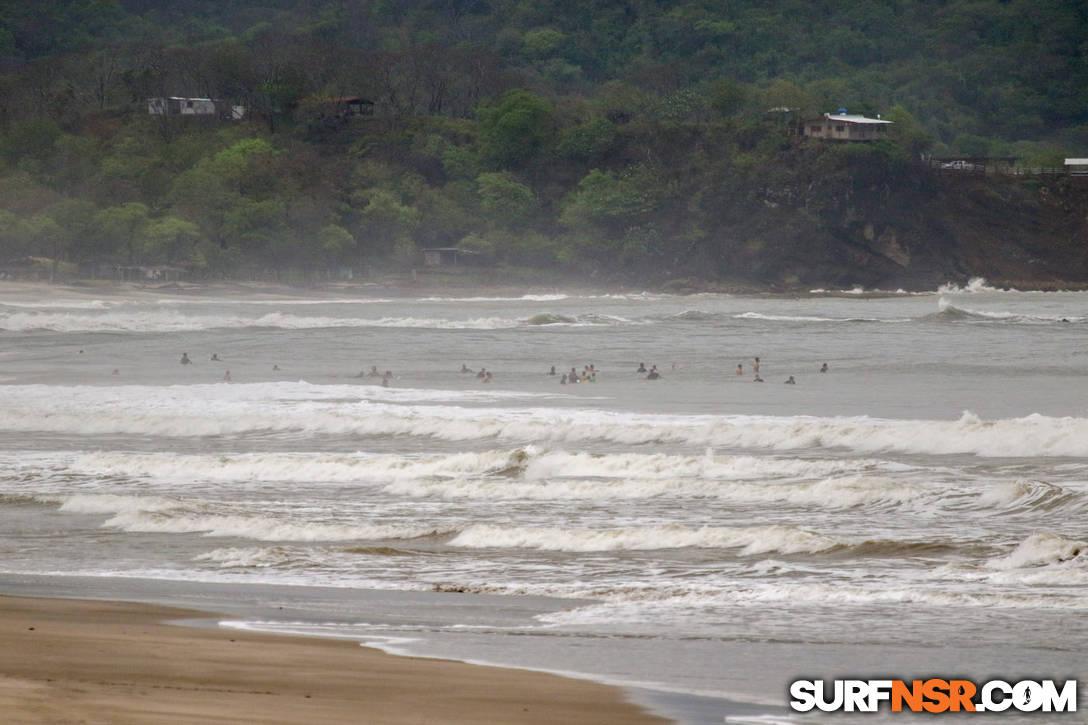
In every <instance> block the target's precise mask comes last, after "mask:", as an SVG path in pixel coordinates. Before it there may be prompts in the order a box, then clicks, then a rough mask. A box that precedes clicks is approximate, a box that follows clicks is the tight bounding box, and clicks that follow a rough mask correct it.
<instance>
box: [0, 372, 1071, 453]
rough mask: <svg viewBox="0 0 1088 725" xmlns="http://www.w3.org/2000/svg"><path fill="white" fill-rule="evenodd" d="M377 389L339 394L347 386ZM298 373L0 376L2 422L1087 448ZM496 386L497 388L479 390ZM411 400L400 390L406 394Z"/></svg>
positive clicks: (950, 426) (747, 444)
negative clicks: (244, 379) (570, 404)
mask: <svg viewBox="0 0 1088 725" xmlns="http://www.w3.org/2000/svg"><path fill="white" fill-rule="evenodd" d="M363 390H366V391H367V392H366V393H365V394H366V395H367V396H372V397H374V398H381V397H383V396H387V395H388V398H386V399H387V400H389V401H390V402H381V401H380V400H378V399H374V400H369V401H366V400H363V401H360V402H347V403H346V402H344V401H343V398H344V397H347V396H349V395H352V394H354V395H355V396H361V395H362V394H363V393H362V391H363ZM385 390H386V389H384V388H380V387H378V386H373V387H367V388H365V389H364V388H362V387H361V386H317V385H308V384H305V383H298V384H277V383H255V384H251V385H193V386H171V387H166V388H157V387H151V386H147V387H145V386H126V387H93V386H37V385H28V386H3V387H0V405H2V406H3V408H4V410H5V415H4V416H3V417H0V430H5V431H26V432H33V431H41V432H49V433H68V434H77V435H78V434H110V433H114V434H125V433H131V434H140V435H159V436H178V437H194V436H211V435H227V434H239V433H247V432H258V431H269V432H277V431H278V432H292V433H297V434H305V435H314V436H316V435H337V434H340V435H359V436H368V435H409V436H422V437H433V438H439V439H443V440H448V441H471V440H479V441H485V440H503V441H516V442H527V441H540V442H550V443H576V444H578V445H583V444H584V443H585V442H586V441H594V440H596V441H606V442H611V443H618V444H624V445H644V444H662V443H665V444H679V445H691V446H697V447H700V448H707V447H710V448H715V449H719V448H734V449H735V448H746V449H762V450H797V449H812V448H843V449H848V450H852V451H856V452H859V453H864V454H869V455H872V454H882V453H886V452H899V453H918V454H935V455H942V454H973V455H977V456H986V457H1010V456H1011V457H1031V458H1038V457H1045V456H1070V457H1088V419H1085V418H1074V417H1048V416H1042V415H1034V414H1033V415H1029V416H1026V417H1023V418H1011V419H1003V420H983V419H981V418H979V417H978V416H976V415H974V414H973V413H970V412H965V413H964V414H963V415H962V416H961V417H960V418H959V419H957V420H887V419H880V418H871V417H868V416H858V417H850V418H816V417H810V416H791V417H768V416H682V415H644V414H637V413H614V412H607V411H601V410H592V409H574V410H572V409H560V408H497V407H488V408H468V407H459V406H450V405H426V406H420V407H415V406H411V405H404V404H397V403H396V402H395V401H396V400H397V397H398V396H410V397H419V398H424V399H432V398H439V399H440V398H442V397H447V398H451V399H456V398H457V397H458V395H466V399H470V398H469V397H468V396H469V395H482V394H481V393H479V392H473V393H471V394H469V393H464V394H462V393H456V392H451V391H413V392H410V393H405V392H402V391H396V392H390V393H386V392H385ZM486 395H489V396H496V398H495V399H498V393H490V392H489V393H487V394H486ZM402 400H407V397H404V398H402Z"/></svg>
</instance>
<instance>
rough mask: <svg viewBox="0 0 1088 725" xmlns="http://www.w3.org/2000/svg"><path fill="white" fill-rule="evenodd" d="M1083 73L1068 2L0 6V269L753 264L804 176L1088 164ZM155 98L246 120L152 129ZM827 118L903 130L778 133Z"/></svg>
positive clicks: (638, 268) (652, 269) (122, 2)
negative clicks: (840, 114) (186, 99)
mask: <svg viewBox="0 0 1088 725" xmlns="http://www.w3.org/2000/svg"><path fill="white" fill-rule="evenodd" d="M1086 78H1088V6H1086V5H1085V4H1084V3H1083V2H1082V0H1047V1H1046V2H1039V0H856V1H855V2H850V3H843V2H832V1H831V0H778V1H773V2H772V1H771V0H747V1H742V0H692V1H689V2H683V1H676V2H666V1H664V0H660V1H655V0H628V1H627V2H623V1H621V2H603V1H601V0H585V1H583V2H578V3H566V2H557V1H555V0H535V1H534V2H525V1H524V0H430V1H427V0H417V1H414V2H409V1H408V0H386V1H384V2H383V1H380V0H359V1H358V2H349V1H344V2H329V1H328V0H264V1H261V0H187V1H186V2H180V1H173V2H172V1H170V0H35V2H13V1H12V2H0V263H3V262H5V261H11V260H15V259H20V258H26V257H28V256H29V257H43V258H49V259H59V260H64V261H66V262H78V261H86V260H97V261H112V262H116V263H123V264H154V263H172V264H182V265H186V266H187V267H189V268H190V269H191V270H192V272H193V274H195V275H196V276H198V277H221V276H230V275H254V274H259V275H284V274H287V275H291V276H294V277H300V276H301V277H311V276H313V275H323V274H327V273H329V272H330V271H331V270H342V269H354V270H356V271H362V270H366V269H375V268H378V269H380V268H382V267H388V266H391V265H396V264H402V265H406V264H411V263H413V262H414V261H415V260H416V259H417V253H418V249H420V248H426V247H435V246H454V245H458V246H460V247H462V248H465V249H472V250H475V251H478V252H481V253H482V254H481V258H484V259H487V260H491V261H494V262H498V263H502V264H508V265H523V266H529V267H538V268H539V267H545V266H547V267H555V268H563V269H568V270H578V271H579V272H580V273H590V274H602V275H606V276H609V277H613V278H622V277H637V278H642V279H646V278H663V277H667V276H670V275H676V276H699V275H703V276H721V275H722V274H723V271H725V270H734V271H735V272H736V274H735V276H737V277H747V278H759V277H760V274H761V273H760V270H759V269H758V268H757V267H758V265H757V266H751V264H749V267H748V268H745V267H744V264H745V262H744V260H745V259H748V258H749V257H750V256H751V254H750V253H751V252H752V251H753V250H756V251H758V250H759V248H760V246H761V245H762V244H763V243H764V242H763V241H761V239H760V238H758V231H759V230H753V229H752V228H751V225H750V224H747V223H746V221H745V220H746V219H748V218H749V217H750V212H751V209H752V205H753V204H755V205H758V206H760V207H765V206H767V205H771V206H773V205H776V204H778V203H779V202H783V203H788V201H789V200H788V199H785V200H783V199H782V198H779V197H782V196H783V195H785V196H787V197H788V196H789V193H792V192H788V191H786V190H789V189H795V188H801V187H804V186H805V185H806V183H808V184H809V185H811V184H810V182H811V180H812V179H815V178H828V179H839V180H840V181H841V183H844V184H847V185H848V186H851V185H852V186H854V187H857V188H861V187H863V186H865V187H866V188H868V187H872V186H873V185H874V184H877V183H879V184H883V185H885V186H887V185H889V184H890V185H893V186H894V185H897V184H899V185H906V186H908V187H910V188H914V189H917V188H920V187H924V186H925V184H926V182H925V179H924V178H923V177H924V174H925V173H927V172H926V171H925V170H924V169H923V168H921V167H920V166H918V165H917V161H918V159H919V157H920V154H922V153H932V154H934V155H938V156H941V155H969V156H987V155H988V156H1017V157H1020V158H1022V159H1024V162H1025V163H1026V164H1027V165H1031V166H1039V165H1051V164H1055V163H1057V162H1058V160H1060V158H1061V157H1062V156H1064V155H1088V154H1085V153H1084V149H1088V84H1086V83H1084V80H1085V79H1086ZM152 96H196V97H210V98H216V99H223V100H225V101H228V102H230V103H234V104H238V105H241V106H244V107H245V108H246V111H247V112H246V116H245V119H244V120H242V121H226V120H217V119H212V118H197V117H185V118H181V117H161V116H158V117H157V116H150V115H148V113H147V102H146V99H147V98H148V97H152ZM348 96H362V97H365V98H367V99H369V100H372V101H373V102H374V106H373V115H368V116H350V115H345V113H344V111H345V106H344V104H342V103H337V102H335V101H334V100H331V99H337V98H343V97H348ZM782 107H786V108H789V109H793V111H792V114H791V116H786V115H785V114H781V113H768V110H769V109H774V108H782ZM839 107H847V108H849V109H850V110H851V112H860V113H868V114H871V115H875V114H877V113H881V114H884V117H885V118H889V119H891V120H894V121H895V122H896V125H895V126H894V133H893V135H892V138H891V139H890V140H888V141H881V142H877V143H873V144H865V145H863V147H861V146H833V145H824V144H816V143H812V144H807V145H806V144H803V143H801V142H800V141H799V140H798V139H797V138H796V136H794V135H791V129H792V128H793V126H792V124H791V123H790V120H789V119H790V118H791V117H792V118H794V119H796V118H798V117H803V116H805V115H812V114H818V113H822V112H824V111H831V110H835V109H837V108H839ZM776 190H777V191H776ZM802 211H803V214H804V215H805V218H808V219H810V221H811V224H812V225H813V227H814V228H815V227H819V226H820V225H821V224H822V223H824V221H826V220H825V219H823V217H822V215H824V214H826V213H830V210H828V209H823V208H821V206H820V204H819V203H814V202H813V201H812V200H806V201H805V203H804V209H803V210H802ZM746 255H747V256H746Z"/></svg>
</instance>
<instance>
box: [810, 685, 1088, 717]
mask: <svg viewBox="0 0 1088 725" xmlns="http://www.w3.org/2000/svg"><path fill="white" fill-rule="evenodd" d="M790 698H791V699H790V708H791V709H793V710H794V711H795V712H809V711H811V710H821V711H823V712H877V711H878V710H880V709H881V707H882V706H884V705H885V704H887V706H888V707H889V708H890V709H891V711H892V712H904V711H906V712H929V713H943V712H1006V711H1008V712H1076V711H1077V681H1076V680H1066V681H1065V682H1062V683H1059V682H1056V681H1054V680H1038V681H1035V680H1021V681H1019V682H1005V681H1004V680H990V681H989V682H984V683H981V684H977V683H974V682H971V681H970V680H946V679H941V678H936V677H934V678H930V679H927V680H911V681H909V682H908V681H905V680H796V681H795V682H793V683H791V684H790Z"/></svg>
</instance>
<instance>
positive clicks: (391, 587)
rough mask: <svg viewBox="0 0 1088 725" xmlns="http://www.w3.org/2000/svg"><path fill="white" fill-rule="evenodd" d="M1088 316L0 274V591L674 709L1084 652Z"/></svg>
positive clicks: (997, 671) (765, 704)
mask: <svg viewBox="0 0 1088 725" xmlns="http://www.w3.org/2000/svg"><path fill="white" fill-rule="evenodd" d="M1086 310H1088V293H1084V292H1057V293H1037V292H1021V291H1016V290H999V289H994V288H993V287H990V286H988V285H987V284H986V283H985V281H983V280H972V281H971V282H970V283H969V284H967V285H965V286H962V287H961V286H956V285H945V286H943V287H941V288H940V289H939V290H934V291H933V292H929V293H909V294H908V293H905V292H902V291H899V292H894V293H890V292H889V293H885V292H879V291H872V292H867V291H865V290H862V289H860V288H855V289H848V290H843V291H838V292H836V291H828V290H814V291H813V292H812V293H811V294H806V295H801V296H798V297H781V296H777V297H776V296H765V297H756V296H749V297H745V296H728V295H713V294H703V295H692V296H682V297H681V296H669V295H662V294H643V293H630V294H628V293H620V294H616V293H597V292H594V293H578V292H568V291H556V290H543V291H540V290H534V291H532V292H531V293H526V294H493V293H488V292H478V293H477V292H475V291H466V292H458V293H453V294H438V293H434V292H426V293H413V292H412V291H407V292H406V291H381V290H377V289H374V290H369V289H362V288H361V289H355V290H352V289H346V288H345V289H338V290H324V291H321V292H319V293H314V294H312V295H311V294H306V293H303V292H297V291H290V290H261V291H260V292H259V293H254V294H252V295H245V294H240V293H238V292H237V290H232V291H231V293H230V294H225V293H223V292H222V291H216V290H214V289H213V290H199V289H194V290H178V289H173V290H159V291H156V290H127V291H126V290H122V289H117V290H109V291H107V292H104V291H102V290H98V291H96V290H94V289H79V288H56V289H54V288H48V287H41V288H34V287H22V286H14V285H12V286H10V287H3V286H0V410H2V411H3V414H2V415H0V554H2V558H0V562H2V563H0V592H4V591H9V592H10V591H12V590H13V588H15V587H18V586H24V585H26V582H39V584H38V586H42V587H44V586H46V585H45V584H41V583H40V582H46V581H56V582H62V581H68V582H75V583H78V584H75V583H73V584H71V585H67V586H70V587H72V589H71V590H70V593H74V594H79V593H87V592H91V593H95V594H96V595H102V596H132V597H143V598H150V599H155V598H159V599H163V600H166V599H167V598H168V597H167V594H166V593H167V592H171V594H170V596H172V597H177V596H180V595H179V594H177V592H178V591H180V590H178V589H175V588H176V587H182V586H184V587H188V588H189V589H186V591H190V592H193V593H191V594H189V595H187V596H189V597H190V599H187V600H185V602H186V603H189V604H194V603H195V604H201V603H203V604H204V606H211V605H210V604H207V601H210V600H207V599H206V598H209V597H212V595H213V593H214V597H215V598H216V599H215V600H214V601H215V606H216V607H218V608H219V610H220V611H234V612H235V613H236V614H237V616H236V617H234V618H233V619H231V621H230V622H227V623H224V626H231V627H238V628H246V629H264V630H272V631H283V632H296V633H306V634H313V635H319V636H337V637H347V638H354V639H357V640H359V641H360V642H365V643H368V644H372V645H375V646H381V647H384V648H386V649H389V650H390V651H396V652H403V653H408V654H416V655H424V656H443V657H453V658H458V659H465V660H471V661H487V662H493V663H497V664H503V665H508V666H517V667H526V668H532V669H547V670H552V671H557V672H564V673H568V674H574V675H577V676H584V677H591V678H595V679H599V680H602V681H606V682H613V683H617V684H622V685H626V686H629V687H634V688H638V691H639V692H643V693H651V694H650V695H647V697H649V699H650V702H651V704H654V706H655V707H657V708H658V709H662V710H663V711H665V712H667V713H668V714H670V715H672V716H674V717H676V718H678V719H683V720H686V721H690V722H717V723H720V722H722V720H723V717H725V716H729V713H734V716H735V717H737V718H739V719H735V720H734V721H735V722H746V721H750V720H745V719H744V717H750V718H756V721H759V718H764V721H770V720H774V721H776V722H791V721H793V719H791V718H792V716H791V715H789V713H788V712H786V711H785V709H784V707H783V706H784V704H785V702H786V700H787V697H786V692H787V687H788V683H789V682H790V681H792V680H793V679H797V678H801V677H804V678H811V677H813V676H816V675H823V676H826V677H832V678H833V677H847V676H849V677H854V676H863V675H864V676H867V677H868V676H872V677H877V676H895V677H902V678H903V679H910V678H912V677H916V676H917V677H922V676H927V677H928V676H931V675H941V674H945V675H956V676H970V677H972V678H973V679H986V678H989V677H993V676H1002V677H1004V678H1006V679H1015V678H1014V675H1015V676H1023V677H1031V678H1034V679H1041V678H1043V677H1079V678H1081V679H1082V680H1083V679H1084V675H1085V674H1086V673H1085V671H1084V665H1083V657H1082V655H1081V651H1082V649H1083V645H1084V643H1085V642H1086V641H1088V624H1086V622H1088V617H1086V616H1085V615H1086V614H1088V596H1086V595H1088V395H1086V393H1088V316H1086ZM182 353H187V354H188V356H189V357H190V359H191V360H192V361H193V364H191V365H182V364H180V363H179V360H180V358H181V355H182ZM213 355H214V356H215V358H216V359H215V360H213V359H212V357H213ZM757 357H758V358H759V361H760V367H759V376H760V377H761V378H762V380H763V381H764V382H761V383H760V382H755V375H754V373H755V369H754V367H753V365H754V362H755V359H756V358H757ZM642 363H644V364H645V366H646V367H650V366H656V367H657V369H658V370H659V371H660V372H661V378H660V379H658V380H647V379H646V377H645V375H644V374H639V373H638V372H636V371H637V369H638V368H639V366H640V364H642ZM825 363H826V364H827V367H828V369H827V372H819V371H820V368H821V367H822V366H823V365H824V364H825ZM589 365H593V368H594V370H595V371H596V375H595V382H581V383H577V384H575V383H567V384H564V383H563V382H562V379H563V376H565V375H566V374H568V373H570V372H571V371H572V369H574V370H575V371H577V372H579V373H580V372H581V371H582V370H583V369H584V368H586V367H587V366H589ZM738 365H739V366H740V369H741V374H737V368H738ZM462 366H467V367H468V368H469V369H471V370H472V371H473V372H472V373H462V372H460V370H461V369H462ZM372 367H377V368H378V369H379V371H381V372H384V371H389V372H390V373H391V377H389V378H388V379H387V380H386V381H385V384H383V383H382V378H381V377H371V376H368V375H367V371H369V370H370V369H371V368H372ZM483 369H486V370H487V371H490V372H491V373H492V374H493V378H492V379H491V382H484V379H482V378H480V377H477V374H476V372H477V371H482V370H483ZM553 370H554V374H553V372H552V371H553ZM228 371H229V372H228ZM789 376H793V377H794V379H795V380H796V384H793V385H785V384H783V383H784V382H785V380H786V379H787V377H789ZM137 592H139V593H137ZM202 598H203V599H202ZM258 600H259V602H260V607H258V606H257V605H256V604H254V602H256V601H258ZM170 601H180V600H177V599H171V600H170ZM1082 684H1083V683H1082ZM653 693H657V694H656V695H654V694H653ZM655 697H656V698H658V699H656V700H655V699H654V698H655ZM677 698H679V699H677ZM737 712H742V713H746V714H745V715H743V716H739V715H735V713H737ZM768 718H769V719H770V720H768ZM1005 719H1006V720H1007V721H1009V722H1015V721H1016V717H1015V716H1010V717H1007V718H1005ZM879 720H880V718H877V721H879ZM798 721H801V720H798Z"/></svg>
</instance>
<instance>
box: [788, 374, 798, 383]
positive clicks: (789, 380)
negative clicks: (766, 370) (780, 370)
mask: <svg viewBox="0 0 1088 725" xmlns="http://www.w3.org/2000/svg"><path fill="white" fill-rule="evenodd" d="M786 385H797V381H796V380H794V379H793V376H792V375H791V376H789V377H788V378H786Z"/></svg>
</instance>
